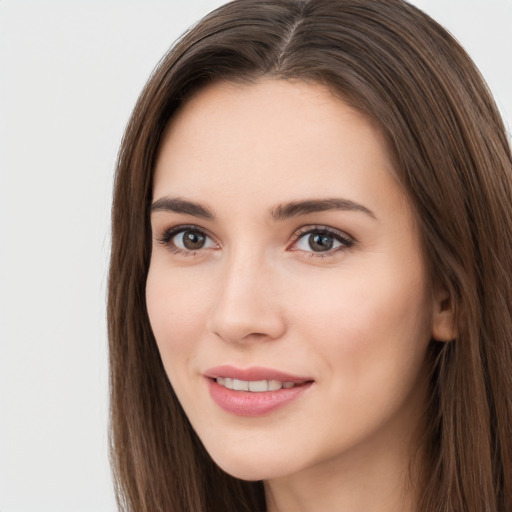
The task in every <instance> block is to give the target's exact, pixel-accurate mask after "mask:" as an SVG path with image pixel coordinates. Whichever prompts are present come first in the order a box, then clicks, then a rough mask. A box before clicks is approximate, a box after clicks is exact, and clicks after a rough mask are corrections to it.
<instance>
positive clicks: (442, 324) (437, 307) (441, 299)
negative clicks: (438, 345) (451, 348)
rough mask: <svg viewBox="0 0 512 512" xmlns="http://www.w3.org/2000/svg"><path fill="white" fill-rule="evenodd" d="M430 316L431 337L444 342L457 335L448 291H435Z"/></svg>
mask: <svg viewBox="0 0 512 512" xmlns="http://www.w3.org/2000/svg"><path fill="white" fill-rule="evenodd" d="M432 316H433V317H432V338H434V339H435V340H437V341H445V342H446V341H451V340H453V339H455V338H456V337H457V332H456V328H455V315H454V311H453V304H452V300H451V297H450V294H449V293H448V292H446V291H440V292H438V293H436V296H435V298H434V308H433V315H432Z"/></svg>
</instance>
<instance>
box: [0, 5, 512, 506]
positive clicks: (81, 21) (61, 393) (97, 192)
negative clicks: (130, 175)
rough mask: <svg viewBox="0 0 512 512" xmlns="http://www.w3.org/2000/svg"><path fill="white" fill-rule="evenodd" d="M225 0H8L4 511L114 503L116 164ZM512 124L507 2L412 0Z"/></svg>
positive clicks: (1, 13) (0, 380)
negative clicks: (156, 72)
mask: <svg viewBox="0 0 512 512" xmlns="http://www.w3.org/2000/svg"><path fill="white" fill-rule="evenodd" d="M221 3H223V2H222V1H219V0H201V1H199V0H179V1H178V0H168V1H156V0H151V1H142V0H139V1H121V0H116V1H113V0H112V1H105V0H103V1H91V0H89V1H87V2H85V1H83V2H79V1H72V0H62V1H60V2H59V1H55V0H53V1H37V0H33V1H26V0H0V512H82V511H83V512H111V511H114V510H115V505H114V500H113V497H112V490H111V480H110V475H109V468H108V458H107V436H106V425H107V408H108V405H107V363H106V360H107V353H106V335H105V332H106V326H105V285H106V278H107V262H108V252H109V209H110V195H111V184H112V172H113V168H114V163H115V156H116V152H117V148H118V146H119V143H120V139H121V135H122V132H123V129H124V126H125V124H126V122H127V119H128V116H129V114H130V111H131V109H132V107H133V105H134V103H135V100H136V98H137V95H138V93H139V92H140V90H141V88H142V86H143V84H144V83H145V81H146V79H147V77H148V75H149V73H150V72H151V70H152V68H153V66H154V65H155V64H156V62H157V61H158V60H159V58H160V57H161V56H162V54H163V53H164V52H165V50H166V49H167V48H168V47H169V46H170V44H171V43H172V42H173V41H174V40H175V39H176V38H177V37H178V36H179V35H180V34H181V33H182V32H183V31H184V30H185V29H186V28H187V27H189V26H190V25H191V24H192V23H193V22H194V21H196V20H197V19H199V18H200V17H201V16H202V15H203V14H205V13H206V12H208V11H209V10H210V9H212V8H214V7H217V6H218V5H220V4H221ZM415 3H416V5H418V6H419V7H421V8H423V9H424V10H426V11H427V12H428V13H429V14H431V15H432V16H433V17H434V18H436V19H437V20H438V21H440V22H441V23H442V24H444V25H445V26H446V27H447V28H448V29H449V30H450V31H451V32H452V33H453V34H454V35H455V36H456V37H457V38H458V39H459V40H460V41H461V42H462V44H463V45H464V46H465V47H466V49H467V50H468V51H469V53H470V55H472V57H473V59H474V60H475V61H476V63H477V65H478V66H479V67H480V69H481V71H482V73H483V75H484V76H485V77H486V79H487V81H488V83H489V85H490V87H491V90H492V91H493V92H494V94H495V96H496V99H497V102H498V105H499V107H500V108H501V111H502V113H503V115H504V116H505V119H506V122H507V124H508V126H512V71H511V66H510V62H511V53H512V52H511V50H512V36H511V34H510V29H511V27H512V0H473V1H471V0H416V2H415Z"/></svg>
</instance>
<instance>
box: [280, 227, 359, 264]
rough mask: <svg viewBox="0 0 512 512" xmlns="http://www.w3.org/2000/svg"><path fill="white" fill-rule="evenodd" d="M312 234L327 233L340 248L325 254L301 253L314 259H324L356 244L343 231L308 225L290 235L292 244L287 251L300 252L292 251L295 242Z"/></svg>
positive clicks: (353, 239) (352, 238) (354, 240)
mask: <svg viewBox="0 0 512 512" xmlns="http://www.w3.org/2000/svg"><path fill="white" fill-rule="evenodd" d="M312 233H327V234H329V235H331V236H332V237H333V238H335V239H336V240H337V241H338V242H340V243H341V246H340V247H337V248H335V249H331V250H329V251H325V252H315V251H303V252H306V253H307V254H308V256H314V257H326V256H332V255H334V254H336V253H337V252H339V251H340V250H341V251H342V250H346V249H350V248H351V247H352V246H354V245H355V244H356V242H357V241H356V239H355V238H354V237H353V236H351V235H349V234H348V233H346V232H345V231H341V230H339V229H336V228H332V227H329V226H325V225H319V224H315V225H309V226H303V227H301V228H299V229H298V230H297V231H296V232H295V233H294V234H293V235H292V243H291V245H290V246H289V250H292V251H301V249H293V246H294V245H296V244H297V242H298V241H299V240H300V239H302V238H303V237H305V236H306V235H310V234H312Z"/></svg>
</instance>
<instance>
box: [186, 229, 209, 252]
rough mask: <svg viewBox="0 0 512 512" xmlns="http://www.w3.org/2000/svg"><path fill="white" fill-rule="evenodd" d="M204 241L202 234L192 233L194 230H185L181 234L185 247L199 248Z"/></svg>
mask: <svg viewBox="0 0 512 512" xmlns="http://www.w3.org/2000/svg"><path fill="white" fill-rule="evenodd" d="M204 242H205V237H204V235H201V233H194V231H187V232H186V233H185V234H184V235H183V245H184V246H185V247H186V248H187V249H191V250H194V249H201V247H203V245H204Z"/></svg>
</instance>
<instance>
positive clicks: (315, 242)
mask: <svg viewBox="0 0 512 512" xmlns="http://www.w3.org/2000/svg"><path fill="white" fill-rule="evenodd" d="M333 244H334V242H333V239H332V236H330V235H325V234H319V233H312V234H311V235H309V246H310V247H311V249H313V251H316V252H325V251H328V250H329V249H331V248H332V246H333Z"/></svg>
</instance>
